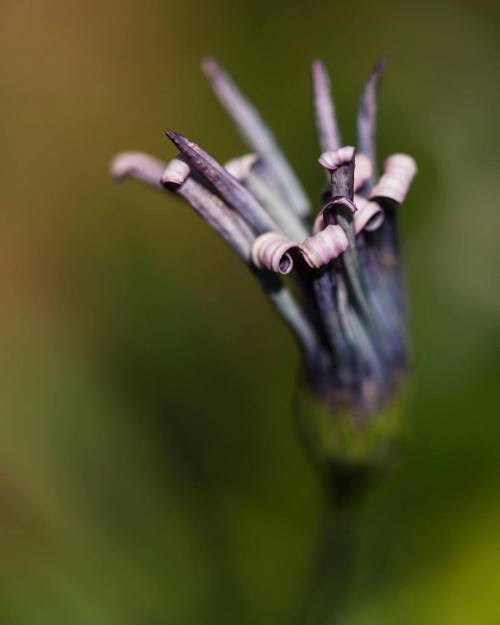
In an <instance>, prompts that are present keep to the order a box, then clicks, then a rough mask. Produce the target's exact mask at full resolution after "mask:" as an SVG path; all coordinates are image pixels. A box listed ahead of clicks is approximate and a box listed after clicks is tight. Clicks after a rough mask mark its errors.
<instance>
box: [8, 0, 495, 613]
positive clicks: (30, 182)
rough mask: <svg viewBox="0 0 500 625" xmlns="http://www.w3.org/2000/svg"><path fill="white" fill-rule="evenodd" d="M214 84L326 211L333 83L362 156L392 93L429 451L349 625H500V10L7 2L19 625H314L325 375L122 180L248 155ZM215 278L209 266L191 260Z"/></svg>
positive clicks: (13, 545)
mask: <svg viewBox="0 0 500 625" xmlns="http://www.w3.org/2000/svg"><path fill="white" fill-rule="evenodd" d="M208 53H210V54H213V55H215V56H216V57H217V58H218V59H219V60H220V61H221V63H223V64H224V65H226V66H227V68H228V69H229V71H230V72H231V73H232V74H233V76H234V77H235V78H236V80H237V81H238V82H239V84H240V86H241V87H242V88H243V89H244V91H246V92H247V94H248V95H249V96H250V97H251V98H252V99H253V101H254V102H255V104H257V105H258V107H259V108H260V110H261V112H262V113H263V115H264V117H265V118H266V119H267V120H268V121H269V122H270V124H272V126H273V128H274V129H275V131H276V134H277V136H278V138H279V139H280V141H281V143H282V145H283V146H284V148H285V149H286V151H287V153H288V155H289V157H290V159H291V161H292V163H293V164H294V166H295V167H296V169H297V170H298V171H299V172H300V174H301V177H302V179H303V181H304V183H305V184H306V187H307V189H308V191H309V192H310V194H311V195H312V197H316V196H317V190H318V189H319V186H320V185H321V183H322V174H321V171H320V168H319V167H318V165H317V162H316V159H317V156H318V148H317V143H316V138H315V134H314V126H313V118H312V111H311V96H310V76H309V64H310V61H311V60H312V59H313V58H316V57H322V58H324V59H325V60H326V61H327V63H328V66H329V68H330V70H331V72H332V77H333V81H334V90H335V97H336V101H337V106H338V112H339V116H340V120H341V122H342V125H343V128H344V135H345V137H346V139H347V140H349V141H353V138H354V132H353V129H354V120H355V112H356V106H357V100H358V96H359V92H360V89H361V85H362V83H363V81H364V80H365V78H366V76H367V74H368V71H369V69H370V67H371V66H372V64H373V63H374V62H375V60H376V59H377V57H378V56H379V55H380V54H382V53H385V54H387V55H388V57H389V65H388V69H387V74H386V78H385V81H384V84H383V88H382V92H381V99H380V105H381V106H380V117H379V120H380V126H379V128H380V132H379V139H380V141H379V149H380V154H381V156H385V155H387V154H389V153H390V152H392V151H405V152H409V153H411V154H413V155H415V157H416V158H417V160H418V162H419V166H420V173H419V176H418V178H417V179H416V183H415V186H414V189H413V190H412V192H411V195H410V198H409V200H408V201H407V203H406V205H405V206H404V208H403V209H402V210H401V213H402V229H403V237H404V247H405V252H406V260H407V266H408V274H409V280H410V285H411V298H412V309H413V337H414V348H415V369H414V374H413V378H412V380H413V383H412V396H411V401H410V404H409V407H408V418H409V420H410V424H411V425H410V432H411V435H410V439H411V444H410V446H409V449H408V451H407V454H406V457H405V460H404V461H403V463H402V465H401V467H400V469H399V471H397V472H395V473H393V474H391V475H390V476H389V477H388V478H387V479H386V480H385V481H384V482H382V483H381V484H380V485H379V486H378V487H377V488H376V489H374V491H373V492H372V494H371V495H370V496H369V498H368V499H367V501H366V502H365V503H364V505H363V511H362V514H361V515H360V518H359V522H358V523H357V525H356V526H355V527H354V528H353V531H354V532H355V534H356V537H357V550H356V576H355V584H356V596H357V600H356V601H355V602H353V603H352V605H351V606H350V607H349V609H348V610H347V612H346V614H345V616H344V621H343V623H344V624H345V625H401V623H404V624H405V625H423V624H425V625H471V624H474V625H498V623H500V603H499V596H500V522H499V521H500V515H499V512H500V501H499V496H498V493H499V487H500V471H499V468H500V467H499V465H500V462H499V449H500V442H499V438H500V418H499V410H498V404H499V399H498V395H497V393H498V392H499V375H500V367H499V361H500V328H499V319H500V291H499V288H498V285H499V282H498V279H499V269H500V266H499V261H500V246H499V236H500V234H499V226H500V218H499V215H500V209H499V205H498V198H499V195H500V179H499V173H498V172H499V162H500V148H499V146H500V136H499V130H498V127H499V114H500V110H499V97H500V87H499V79H498V77H499V70H500V8H499V6H498V4H497V3H495V2H487V1H485V0H462V1H445V0H420V1H419V2H414V3H405V2H401V1H398V0H379V1H378V2H369V1H368V0H367V1H363V0H360V1H358V2H356V3H352V2H351V3H345V2H337V1H336V0H329V1H323V0H312V1H310V2H307V3H306V2H304V3H295V2H290V1H283V2H281V1H278V2H269V1H266V2H263V1H260V0H254V1H253V2H234V1H232V0H213V1H212V2H203V1H201V0H184V1H183V2H174V1H173V0H165V1H163V2H160V1H159V0H156V1H153V0H146V1H144V2H136V1H133V0H99V1H97V0H47V1H38V2H37V1H33V0H30V1H28V0H1V2H0V138H1V150H0V161H1V166H0V189H1V191H0V203H1V216H0V345H1V348H0V398H1V401H0V413H1V435H0V554H1V556H0V623H1V624H2V625H49V624H50V625H67V624H69V623H71V624H72V625H155V624H166V625H168V624H170V623H172V624H175V625H194V624H197V625H200V624H209V625H212V624H213V625H234V624H235V623H238V624H239V625H247V624H248V625H253V624H261V623H262V624H267V623H269V624H270V623H273V624H279V625H281V624H283V625H285V624H289V623H295V622H297V615H298V613H299V610H300V605H301V601H302V596H303V594H304V591H305V588H306V587H307V584H308V581H307V580H308V578H309V575H310V571H311V569H312V567H313V565H314V560H315V557H316V551H317V541H318V533H319V527H320V520H319V519H320V511H321V507H322V501H321V493H320V489H319V486H318V485H317V482H316V480H315V476H314V474H313V472H312V469H311V467H310V465H309V464H308V462H307V461H306V459H305V458H304V454H303V452H302V449H301V448H300V445H299V443H298V441H297V438H296V436H295V433H294V431H293V424H292V417H291V414H292V395H293V389H294V385H295V376H296V368H297V361H298V358H297V353H296V351H295V349H294V345H293V344H292V340H291V338H290V337H289V335H288V333H287V330H286V329H285V328H284V327H283V326H282V324H281V323H280V322H279V321H278V320H277V318H276V317H275V316H274V313H273V311H272V310H271V309H270V307H269V306H268V305H267V303H266V301H265V300H264V298H263V296H262V294H261V292H260V290H259V288H258V287H257V286H256V284H255V283H254V281H253V280H252V277H251V276H250V275H248V274H247V272H246V270H245V268H244V267H243V266H242V265H241V264H240V263H239V262H238V260H237V259H236V257H235V256H234V255H233V254H232V252H231V251H230V250H229V249H226V247H225V246H224V244H223V243H222V242H221V241H219V240H218V238H217V237H216V236H215V235H214V234H213V233H212V232H211V231H210V230H209V228H208V227H206V226H205V224H203V223H202V222H201V221H200V220H199V219H198V218H197V217H196V216H195V215H194V214H193V213H192V212H191V211H190V209H189V208H188V207H187V206H184V205H183V204H181V203H178V202H176V201H175V200H174V199H171V198H167V197H165V196H162V195H160V194H156V193H154V192H153V191H151V190H149V189H147V188H144V187H142V186H140V185H139V184H137V183H129V184H127V185H125V186H122V187H117V186H115V185H113V184H112V183H110V181H109V178H108V164H109V161H110V159H111V157H112V156H113V154H114V153H116V152H118V151H121V150H124V149H140V150H144V151H147V152H151V153H153V154H155V155H157V156H159V157H162V158H165V159H167V158H168V157H169V156H171V155H172V154H174V151H173V148H172V146H171V145H170V144H169V142H168V141H167V140H166V139H165V137H164V135H163V130H164V129H165V128H166V127H172V128H174V129H176V130H179V131H181V132H184V133H186V134H187V135H189V136H190V137H192V138H193V139H195V140H197V141H198V142H200V143H201V144H202V145H204V146H205V147H206V148H207V149H209V150H210V151H211V152H212V153H214V154H215V155H216V156H217V157H218V158H219V159H220V160H225V159H226V158H229V157H231V156H234V155H237V154H240V153H242V152H243V151H244V147H243V145H242V143H241V142H240V140H239V138H238V137H237V135H236V133H235V131H234V129H233V127H232V125H231V122H230V121H229V120H228V119H227V118H226V116H225V114H224V112H223V111H222V109H221V108H220V107H219V104H218V103H217V101H216V100H215V98H214V97H213V95H212V94H211V92H210V89H209V87H208V84H207V83H206V80H205V79H204V77H203V76H202V74H201V72H200V71H199V61H200V59H201V57H202V56H203V55H206V54H208ZM188 251H189V253H187V252H188Z"/></svg>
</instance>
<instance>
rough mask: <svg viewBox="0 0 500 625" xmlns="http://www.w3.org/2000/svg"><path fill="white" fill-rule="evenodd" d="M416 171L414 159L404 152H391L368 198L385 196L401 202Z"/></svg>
mask: <svg viewBox="0 0 500 625" xmlns="http://www.w3.org/2000/svg"><path fill="white" fill-rule="evenodd" d="M416 173H417V165H416V163H415V160H414V159H413V158H412V157H411V156H408V155H406V154H393V155H392V156H390V157H389V158H388V159H386V161H385V162H384V173H383V174H382V176H381V177H380V180H379V181H378V182H377V184H376V185H375V186H374V187H373V189H372V191H371V193H370V198H376V197H385V198H389V199H391V200H394V202H397V203H398V204H401V203H402V202H403V201H404V199H405V197H406V194H407V193H408V189H409V188H410V185H411V182H412V180H413V178H414V176H415V174H416Z"/></svg>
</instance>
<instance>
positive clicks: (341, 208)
mask: <svg viewBox="0 0 500 625" xmlns="http://www.w3.org/2000/svg"><path fill="white" fill-rule="evenodd" d="M357 210H358V209H357V207H356V204H354V202H353V201H352V200H349V199H348V198H346V197H343V196H342V197H336V198H335V199H334V200H332V201H331V202H328V204H326V206H324V207H323V210H322V211H321V214H322V216H323V223H324V225H325V226H326V225H328V224H331V223H334V222H335V220H336V217H337V215H338V214H339V213H341V212H343V214H344V215H345V214H346V213H347V214H354V213H355V212H356V211H357Z"/></svg>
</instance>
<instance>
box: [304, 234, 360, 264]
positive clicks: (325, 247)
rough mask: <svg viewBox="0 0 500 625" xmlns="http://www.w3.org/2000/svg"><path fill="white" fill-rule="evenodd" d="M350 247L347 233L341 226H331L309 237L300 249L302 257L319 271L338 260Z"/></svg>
mask: <svg viewBox="0 0 500 625" xmlns="http://www.w3.org/2000/svg"><path fill="white" fill-rule="evenodd" d="M348 247H349V242H348V240H347V236H346V234H345V232H344V231H343V230H342V228H341V227H340V226H337V225H333V224H330V225H329V226H327V227H326V228H325V229H324V230H321V231H320V232H317V233H316V234H313V235H312V236H311V237H308V238H307V239H306V240H305V241H304V243H303V244H302V245H301V247H300V251H301V252H302V255H303V257H304V259H305V261H306V262H307V264H308V265H309V267H311V268H312V269H319V268H320V267H323V265H327V264H328V263H329V262H331V261H332V260H333V259H334V258H337V257H338V256H340V254H342V252H345V251H346V249H347V248H348Z"/></svg>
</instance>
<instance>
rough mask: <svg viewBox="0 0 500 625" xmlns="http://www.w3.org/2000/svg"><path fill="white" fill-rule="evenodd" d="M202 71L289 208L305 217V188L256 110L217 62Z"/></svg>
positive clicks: (209, 62) (207, 61) (210, 62)
mask: <svg viewBox="0 0 500 625" xmlns="http://www.w3.org/2000/svg"><path fill="white" fill-rule="evenodd" d="M202 68H203V71H204V72H205V74H206V76H207V77H208V79H209V81H210V84H211V85H212V88H213V90H214V91H215V94H216V95H217V97H218V98H219V100H220V102H221V103H222V105H223V106H224V108H225V109H226V110H227V112H228V113H229V115H231V117H232V118H233V121H234V122H235V124H236V126H237V127H238V129H239V131H240V133H241V135H242V136H243V138H244V139H245V140H246V141H247V143H248V144H249V146H250V147H251V148H252V150H255V152H257V153H258V154H259V155H260V156H261V157H262V159H263V160H264V162H265V164H266V167H268V169H269V170H270V173H271V174H272V177H273V180H274V182H275V184H276V185H277V188H278V189H279V191H280V192H281V194H282V195H283V197H284V198H286V200H287V202H288V204H289V205H290V207H291V208H292V209H293V210H294V211H295V212H296V213H297V214H298V215H300V216H301V217H304V216H306V215H307V214H308V213H309V201H308V199H307V196H306V194H305V192H304V189H303V187H302V185H301V184H300V182H299V180H298V179H297V177H296V175H295V174H294V172H293V170H292V168H291V167H290V165H289V164H288V161H287V160H286V158H285V157H284V155H283V153H282V151H281V149H280V148H279V146H278V144H277V142H276V139H275V138H274V135H273V133H272V132H271V130H270V129H269V128H268V127H267V125H266V124H265V122H264V121H263V119H262V118H261V116H260V115H259V113H258V112H257V110H256V109H255V108H254V106H253V105H252V104H251V103H250V102H249V101H248V100H247V99H246V98H245V96H244V95H243V94H242V93H241V91H240V90H239V89H238V87H237V86H236V85H235V83H234V82H233V81H232V79H231V78H230V77H229V75H228V74H227V73H226V72H225V71H224V70H223V69H222V68H221V67H220V66H219V65H218V63H217V62H216V61H215V60H214V59H211V58H209V59H205V60H204V62H203V64H202Z"/></svg>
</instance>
